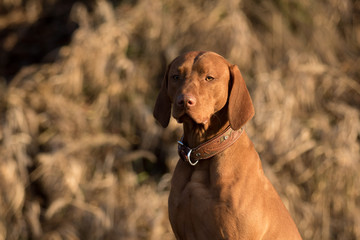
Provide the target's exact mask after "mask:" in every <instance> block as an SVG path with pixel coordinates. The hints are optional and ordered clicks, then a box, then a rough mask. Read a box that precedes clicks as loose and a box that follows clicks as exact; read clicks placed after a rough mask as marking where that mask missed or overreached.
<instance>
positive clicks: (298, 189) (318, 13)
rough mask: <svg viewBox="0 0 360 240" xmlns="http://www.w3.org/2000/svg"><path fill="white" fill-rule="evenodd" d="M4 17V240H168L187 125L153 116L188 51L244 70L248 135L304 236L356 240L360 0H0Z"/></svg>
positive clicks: (0, 55)
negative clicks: (166, 78)
mask: <svg viewBox="0 0 360 240" xmlns="http://www.w3.org/2000/svg"><path fill="white" fill-rule="evenodd" d="M49 9H50V10H49ZM0 14H1V15H0V37H1V38H0V43H1V46H0V114H1V115H0V191H1V194H0V240H1V239H9V240H12V239H90V240H91V239H174V237H173V235H172V232H171V229H170V226H169V223H168V220H167V195H168V190H169V179H170V177H171V171H172V170H173V167H174V164H175V162H176V160H177V155H176V140H177V139H178V138H179V136H180V135H181V128H180V126H179V125H177V124H176V123H174V122H171V124H170V126H169V127H168V129H166V130H163V129H161V128H160V127H159V126H158V125H156V123H155V121H154V119H153V117H152V107H153V104H154V99H155V96H156V93H157V91H158V89H159V86H160V82H161V79H162V75H163V73H164V69H165V67H166V65H167V64H168V63H169V61H170V60H171V59H172V58H174V57H175V56H177V55H178V54H180V53H183V52H184V51H188V50H212V51H216V52H218V53H220V54H222V55H223V56H225V57H226V58H227V59H229V60H230V61H231V62H233V63H235V64H238V65H239V67H240V69H241V70H242V73H243V75H244V77H245V79H246V81H247V84H248V87H249V89H250V92H251V95H252V98H253V101H254V104H255V109H256V116H255V118H254V119H253V120H252V121H251V122H250V123H249V124H248V125H247V131H248V134H249V135H250V137H251V138H252V139H253V141H254V143H255V146H256V148H257V150H258V151H259V153H260V156H261V158H262V161H263V165H264V168H265V171H266V174H267V175H268V176H269V178H270V180H271V181H272V182H273V184H274V185H275V187H276V188H277V190H278V191H279V193H280V195H281V197H282V199H283V201H284V203H285V205H286V206H287V207H288V209H289V210H290V212H291V215H292V216H293V218H294V220H295V222H296V223H297V225H298V227H299V230H300V232H301V234H302V236H303V238H304V239H360V188H359V187H360V177H359V172H360V147H359V145H360V144H359V142H360V108H359V106H360V71H359V70H360V60H359V59H360V58H359V52H360V1H358V0H322V1H316V2H314V1H310V0H305V1H301V2H300V1H296V0H272V1H265V0H263V1H261V0H257V1H251V0H243V1H240V0H227V1H220V0H212V1H188V0H184V1H175V0H170V1H164V0H138V1H130V0H128V1H126V0H123V1H106V0H93V1H78V2H75V1H69V0H67V1H60V0H58V1H56V0H29V1H25V0H1V1H0ZM59 19H60V20H61V19H62V20H61V21H60V20H59ZM64 29H67V32H66V33H63V32H64ZM64 34H65V35H64ZM66 34H68V35H66ZM64 36H65V37H66V36H69V37H68V39H67V40H66V39H65V40H64ZM39 42H40V44H39Z"/></svg>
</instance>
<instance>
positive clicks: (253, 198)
mask: <svg viewBox="0 0 360 240" xmlns="http://www.w3.org/2000/svg"><path fill="white" fill-rule="evenodd" d="M171 112H172V116H173V117H174V118H175V119H176V120H177V121H178V122H179V123H183V128H184V139H183V142H184V143H185V144H187V145H188V146H189V147H192V148H193V147H196V146H198V145H199V144H201V143H203V142H204V141H206V140H208V139H210V138H212V137H213V136H215V135H216V134H217V133H219V132H221V131H223V130H224V129H225V128H226V127H227V126H229V125H230V126H231V127H232V128H233V129H234V130H237V129H240V128H241V127H243V126H244V125H245V124H246V122H247V121H249V120H250V119H251V118H252V117H253V115H254V108H253V104H252V101H251V98H250V94H249V92H248V90H247V88H246V84H245V81H244V80H243V78H242V76H241V73H240V71H239V69H238V67H237V66H235V65H231V64H230V63H228V62H227V61H226V60H225V59H224V58H223V57H221V56H220V55H218V54H216V53H213V52H189V53H187V54H184V55H182V56H179V57H177V58H176V59H175V60H174V61H173V62H172V63H171V64H170V65H169V67H168V69H167V71H166V74H165V77H164V80H163V83H162V89H161V90H160V93H159V96H158V99H157V101H156V105H155V109H154V116H155V118H156V119H157V120H158V121H159V122H160V124H161V125H162V126H163V127H166V126H167V125H168V123H169V119H170V115H171ZM169 218H170V222H171V226H172V228H173V231H174V233H175V236H176V238H177V239H191V240H193V239H199V240H202V239H204V240H205V239H206V240H208V239H271V240H272V239H284V240H285V239H286V240H289V239H301V236H300V234H299V232H298V230H297V227H296V226H295V223H294V221H293V220H292V218H291V216H290V214H289V213H288V211H287V209H286V208H285V206H284V205H283V203H282V201H281V199H280V197H279V195H278V194H277V192H276V190H275V189H274V188H273V186H272V184H271V183H270V182H269V181H268V179H267V178H266V176H265V175H264V173H263V170H262V166H261V162H260V158H259V156H258V154H257V152H256V151H255V149H254V146H253V143H252V142H251V140H250V139H249V138H248V136H247V134H246V132H245V131H244V133H243V134H242V135H241V137H240V138H239V139H238V140H237V141H236V142H235V143H234V144H233V145H232V146H231V147H229V148H227V149H226V150H224V151H223V152H221V153H219V154H217V155H215V156H214V157H211V158H210V159H205V160H201V161H199V163H198V164H197V165H196V166H191V165H189V164H188V163H186V162H184V161H182V160H180V161H179V162H178V164H177V166H176V169H175V171H174V175H173V178H172V182H171V192H170V196H169Z"/></svg>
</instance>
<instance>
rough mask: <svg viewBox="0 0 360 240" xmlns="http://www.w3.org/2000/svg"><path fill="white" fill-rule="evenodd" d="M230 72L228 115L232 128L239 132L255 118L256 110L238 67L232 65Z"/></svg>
mask: <svg viewBox="0 0 360 240" xmlns="http://www.w3.org/2000/svg"><path fill="white" fill-rule="evenodd" d="M229 70H230V94H229V106H228V108H229V109H228V114H229V121H230V126H231V128H232V129H234V130H237V129H239V128H241V127H242V126H244V125H245V123H246V122H247V121H249V120H250V119H251V118H252V117H253V116H254V114H255V110H254V106H253V104H252V101H251V97H250V94H249V91H248V89H247V88H246V84H245V81H244V79H243V77H242V76H241V73H240V70H239V68H238V67H237V66H236V65H231V66H230V67H229Z"/></svg>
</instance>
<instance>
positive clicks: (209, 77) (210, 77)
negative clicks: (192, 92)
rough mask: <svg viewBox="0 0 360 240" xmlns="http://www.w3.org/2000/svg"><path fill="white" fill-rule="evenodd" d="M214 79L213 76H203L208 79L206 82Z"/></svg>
mask: <svg viewBox="0 0 360 240" xmlns="http://www.w3.org/2000/svg"><path fill="white" fill-rule="evenodd" d="M214 79H215V78H214V77H212V76H206V77H205V80H206V81H208V82H210V81H212V80H214Z"/></svg>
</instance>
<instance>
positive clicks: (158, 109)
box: [153, 64, 171, 128]
mask: <svg viewBox="0 0 360 240" xmlns="http://www.w3.org/2000/svg"><path fill="white" fill-rule="evenodd" d="M170 65H171V64H170ZM170 65H169V66H168V67H167V70H166V73H165V76H164V79H163V81H162V84H161V89H160V92H159V95H158V97H157V99H156V103H155V107H154V112H153V115H154V117H155V119H156V120H158V122H159V123H160V124H161V126H162V127H163V128H166V127H167V126H168V125H169V121H170V115H171V102H170V98H169V96H168V94H167V85H168V84H167V81H168V72H169V69H170Z"/></svg>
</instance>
